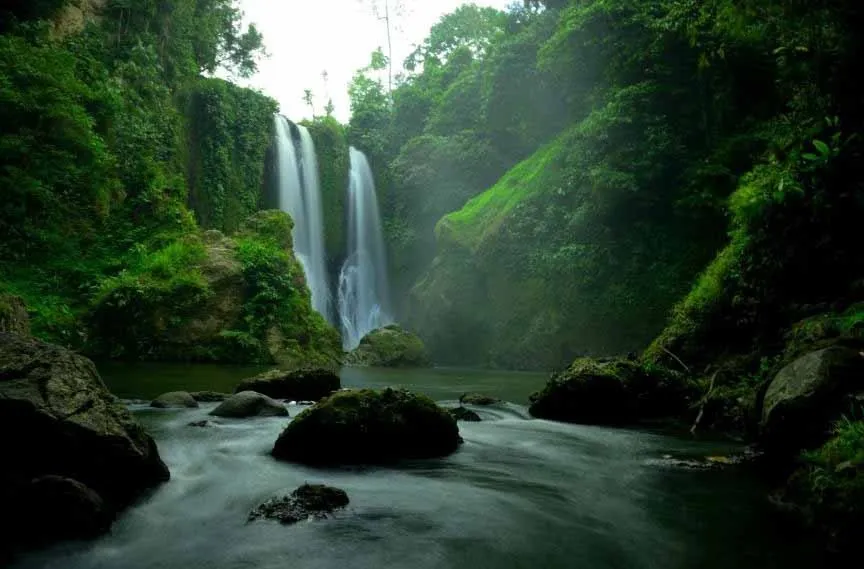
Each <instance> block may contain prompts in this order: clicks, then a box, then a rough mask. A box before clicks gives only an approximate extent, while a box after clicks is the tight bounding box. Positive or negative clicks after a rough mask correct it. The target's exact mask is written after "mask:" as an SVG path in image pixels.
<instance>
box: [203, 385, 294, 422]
mask: <svg viewBox="0 0 864 569" xmlns="http://www.w3.org/2000/svg"><path fill="white" fill-rule="evenodd" d="M210 414H211V415H213V416H214V417H228V418H232V419H244V418H247V417H287V416H288V409H286V408H285V406H284V405H283V404H281V403H279V402H278V401H275V400H273V399H271V398H270V397H267V396H266V395H262V394H261V393H255V392H254V391H243V392H242V393H237V394H236V395H232V396H231V397H229V398H228V399H226V400H225V401H223V402H222V403H221V404H220V405H219V406H218V407H216V409H214V410H213V411H211V412H210Z"/></svg>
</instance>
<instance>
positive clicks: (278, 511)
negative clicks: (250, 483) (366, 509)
mask: <svg viewBox="0 0 864 569" xmlns="http://www.w3.org/2000/svg"><path fill="white" fill-rule="evenodd" d="M349 502H350V501H349V499H348V494H346V493H345V491H344V490H340V489H339V488H331V487H330V486H323V485H320V484H304V485H303V486H301V487H300V488H297V489H296V490H294V491H293V492H292V493H291V495H290V496H282V497H280V498H272V499H270V500H267V501H266V502H264V503H263V504H261V505H260V506H258V507H257V508H255V509H254V510H252V512H250V514H249V521H250V522H252V521H256V520H262V519H264V520H276V521H278V522H280V523H282V524H285V525H290V524H296V523H297V522H301V521H303V520H308V519H310V518H312V519H319V520H320V519H326V518H327V517H329V516H330V514H332V513H333V512H335V511H337V510H341V509H343V508H345V506H347V505H348V504H349Z"/></svg>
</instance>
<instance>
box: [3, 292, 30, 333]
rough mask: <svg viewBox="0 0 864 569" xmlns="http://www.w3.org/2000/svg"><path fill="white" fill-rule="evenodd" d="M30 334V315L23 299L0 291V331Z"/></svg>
mask: <svg viewBox="0 0 864 569" xmlns="http://www.w3.org/2000/svg"><path fill="white" fill-rule="evenodd" d="M4 332H6V333H9V334H19V335H21V336H29V335H30V317H29V316H28V315H27V307H26V306H25V305H24V301H23V300H21V299H20V298H19V297H17V296H12V295H11V294H3V293H0V333H4Z"/></svg>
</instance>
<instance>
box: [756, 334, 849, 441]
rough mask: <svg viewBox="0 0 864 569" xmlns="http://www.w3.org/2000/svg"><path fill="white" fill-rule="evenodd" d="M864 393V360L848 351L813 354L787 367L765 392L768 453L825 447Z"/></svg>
mask: <svg viewBox="0 0 864 569" xmlns="http://www.w3.org/2000/svg"><path fill="white" fill-rule="evenodd" d="M862 392H864V357H862V356H861V354H859V353H858V352H856V351H854V350H850V349H846V348H826V349H824V350H819V351H816V352H812V353H809V354H807V355H805V356H802V357H800V358H798V359H797V360H795V361H793V362H792V363H791V364H789V365H787V366H786V367H784V368H783V369H782V370H780V372H779V373H778V374H777V375H776V377H774V379H773V380H772V381H771V383H770V384H769V386H768V390H767V391H766V392H765V397H764V399H763V404H762V415H761V422H760V433H761V437H762V440H763V443H764V444H765V445H766V448H769V449H771V450H773V451H780V452H781V453H782V452H787V453H797V452H798V451H799V450H800V449H802V448H813V447H815V446H818V445H820V444H822V443H823V442H824V441H825V440H827V439H828V437H829V436H830V434H831V429H832V427H833V424H834V422H835V421H837V420H838V419H839V418H840V417H841V415H842V414H843V413H844V412H846V411H848V409H849V408H850V406H851V403H852V400H851V398H852V396H854V395H855V394H858V393H862Z"/></svg>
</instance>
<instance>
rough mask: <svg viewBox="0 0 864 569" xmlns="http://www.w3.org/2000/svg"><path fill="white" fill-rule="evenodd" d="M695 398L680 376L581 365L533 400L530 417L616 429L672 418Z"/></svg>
mask: <svg viewBox="0 0 864 569" xmlns="http://www.w3.org/2000/svg"><path fill="white" fill-rule="evenodd" d="M693 396H694V392H693V389H692V387H691V386H690V385H689V383H688V382H686V381H685V380H684V379H683V378H681V377H680V376H678V375H676V374H674V373H672V372H670V371H668V370H663V369H651V370H649V369H646V367H644V366H642V365H641V364H640V363H639V362H636V361H632V360H629V359H611V360H595V359H589V358H584V359H579V360H576V361H575V362H573V364H572V365H571V366H570V368H569V369H567V370H566V371H564V372H562V373H559V374H555V375H553V376H552V378H551V379H550V380H549V381H548V383H547V384H546V387H544V388H543V390H542V391H540V392H538V393H535V394H534V395H532V396H531V407H530V409H529V411H530V413H531V415H533V416H535V417H539V418H542V419H551V420H554V421H565V422H570V423H584V424H598V425H615V424H623V423H634V422H638V421H640V420H644V419H654V418H659V417H674V416H678V415H679V414H680V413H682V412H684V411H685V410H686V409H687V407H688V404H689V402H690V400H691V398H692V397H693Z"/></svg>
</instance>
